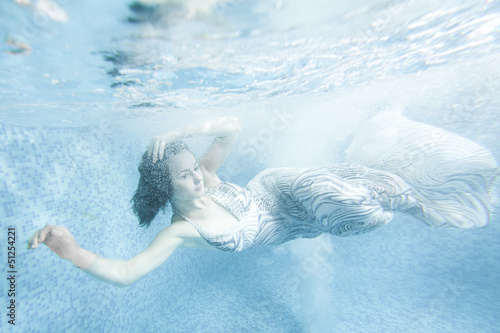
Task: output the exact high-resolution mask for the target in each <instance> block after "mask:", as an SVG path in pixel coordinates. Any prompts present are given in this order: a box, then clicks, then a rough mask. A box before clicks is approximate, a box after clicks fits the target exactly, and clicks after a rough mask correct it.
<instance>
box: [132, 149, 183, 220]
mask: <svg viewBox="0 0 500 333" xmlns="http://www.w3.org/2000/svg"><path fill="white" fill-rule="evenodd" d="M184 150H187V151H190V150H189V147H188V146H187V145H186V144H185V143H184V142H182V141H174V142H171V143H169V144H168V145H167V146H166V147H165V150H164V152H163V158H162V159H161V160H159V161H156V163H153V159H152V158H151V157H149V156H148V155H149V154H148V152H145V153H144V154H143V155H142V159H141V163H140V164H139V168H138V169H139V173H140V178H139V184H138V185H137V190H136V191H135V194H134V196H133V197H132V199H131V200H130V201H131V202H133V204H132V210H133V211H134V214H135V215H136V216H137V217H138V219H139V226H141V227H149V225H150V224H151V221H153V220H154V218H155V217H156V215H157V214H158V212H159V210H160V209H165V205H166V204H167V202H168V201H169V200H170V198H171V197H172V192H173V189H172V178H171V176H170V171H169V169H168V161H169V159H171V158H172V157H173V156H175V155H177V154H178V153H180V152H182V151H184Z"/></svg>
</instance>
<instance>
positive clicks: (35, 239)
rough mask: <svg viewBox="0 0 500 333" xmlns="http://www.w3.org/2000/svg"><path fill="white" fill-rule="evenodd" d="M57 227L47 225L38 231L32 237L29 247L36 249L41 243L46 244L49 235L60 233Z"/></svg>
mask: <svg viewBox="0 0 500 333" xmlns="http://www.w3.org/2000/svg"><path fill="white" fill-rule="evenodd" d="M56 227H57V226H54V225H46V226H45V227H44V228H43V229H40V230H38V231H36V232H35V233H34V234H33V236H31V238H30V240H29V243H28V246H29V248H30V249H36V248H37V247H38V244H39V243H45V242H46V239H47V235H49V234H54V235H56V234H58V233H59V231H58V230H57V229H55V228H56Z"/></svg>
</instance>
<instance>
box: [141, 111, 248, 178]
mask: <svg viewBox="0 0 500 333" xmlns="http://www.w3.org/2000/svg"><path fill="white" fill-rule="evenodd" d="M240 130H241V122H240V120H239V119H238V118H235V117H223V118H218V119H213V120H208V121H205V122H201V123H196V124H192V125H189V126H185V127H181V128H179V129H176V130H174V131H172V132H169V133H167V134H164V135H159V136H155V137H154V138H153V139H152V140H151V144H150V146H149V149H148V152H149V155H150V156H152V157H153V162H156V161H157V160H160V159H162V158H163V151H164V150H165V146H166V145H167V144H168V143H170V142H172V141H175V140H178V139H182V138H189V137H193V136H197V135H203V136H214V140H213V142H212V143H211V145H210V146H209V148H208V149H207V151H206V152H205V154H204V155H203V156H202V157H201V158H200V159H199V165H200V168H201V170H202V171H203V174H204V177H205V181H206V182H207V181H208V182H210V181H216V180H218V178H217V176H216V175H215V172H216V171H217V169H218V168H219V167H220V166H221V165H222V163H224V161H225V160H226V158H227V157H228V156H229V153H230V152H231V150H232V149H233V147H234V145H235V143H236V140H237V139H238V135H239V133H240ZM205 185H206V186H211V185H210V184H207V183H206V184H205Z"/></svg>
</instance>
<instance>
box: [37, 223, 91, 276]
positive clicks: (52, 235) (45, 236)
mask: <svg viewBox="0 0 500 333" xmlns="http://www.w3.org/2000/svg"><path fill="white" fill-rule="evenodd" d="M39 243H45V245H47V246H48V247H49V249H51V250H52V251H53V252H54V253H55V254H57V255H58V256H59V257H61V258H62V259H68V260H71V262H72V263H73V264H75V265H76V266H77V267H80V268H87V267H88V266H89V265H90V264H91V263H93V262H94V261H95V260H96V259H97V257H98V256H97V254H95V253H93V252H90V251H87V250H85V249H84V248H81V247H80V246H79V245H78V243H77V242H76V240H75V237H73V235H72V234H71V233H70V232H69V230H68V229H67V228H65V227H59V226H57V225H46V226H45V228H43V229H41V230H38V231H37V232H35V234H34V235H33V236H31V239H30V240H29V242H28V249H36V248H37V247H38V244H39Z"/></svg>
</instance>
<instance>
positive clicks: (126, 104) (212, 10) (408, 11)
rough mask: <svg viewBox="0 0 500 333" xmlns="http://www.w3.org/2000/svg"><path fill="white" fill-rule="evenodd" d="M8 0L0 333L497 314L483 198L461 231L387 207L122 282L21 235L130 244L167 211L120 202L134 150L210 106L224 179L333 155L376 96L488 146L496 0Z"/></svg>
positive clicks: (319, 327) (375, 105) (463, 322)
mask: <svg viewBox="0 0 500 333" xmlns="http://www.w3.org/2000/svg"><path fill="white" fill-rule="evenodd" d="M21 2H22V1H17V2H16V1H2V2H0V34H1V37H2V43H1V44H0V51H1V52H0V224H1V227H2V233H1V234H0V241H1V242H0V243H1V244H2V245H1V248H0V253H1V254H2V260H3V263H4V264H5V266H6V263H7V259H8V254H7V252H8V251H7V248H6V245H4V244H7V231H8V228H9V227H11V228H15V229H16V244H15V246H16V270H17V272H18V273H17V275H16V296H15V301H16V325H15V326H13V325H11V324H9V323H8V320H9V317H7V316H6V315H5V311H2V312H1V313H2V315H1V317H0V326H1V331H2V332H3V331H6V332H10V331H12V332H15V331H19V332H193V331H194V332H214V331H224V332H231V331H233V332H440V333H441V332H498V331H500V324H499V323H498V321H497V318H498V317H499V315H500V288H499V287H498V281H499V279H500V266H499V264H498V263H499V262H500V254H499V253H500V241H499V239H500V226H499V225H500V220H499V217H498V212H497V210H495V211H494V212H493V214H492V218H491V223H490V225H488V226H487V227H485V228H482V229H477V230H442V229H433V228H430V227H427V226H426V225H424V224H423V223H421V222H419V221H417V220H415V219H413V218H411V217H409V216H405V215H402V214H396V216H395V218H394V219H393V221H392V222H391V223H390V224H389V225H387V226H385V227H384V228H381V229H379V230H376V231H374V232H372V233H368V234H366V235H362V236H357V237H351V238H335V237H332V236H329V235H323V236H321V237H318V238H316V239H308V240H296V241H292V242H289V243H286V244H284V245H281V246H278V247H272V248H263V249H258V250H250V251H246V252H242V253H236V254H228V253H224V252H222V251H193V250H187V249H180V250H178V251H176V253H174V255H173V256H172V257H171V258H170V259H169V261H168V262H167V263H165V264H164V265H162V266H161V267H159V268H158V269H157V270H155V271H154V272H152V273H150V274H149V275H147V276H146V277H144V278H142V279H141V280H139V281H137V282H136V283H135V284H134V285H132V286H130V287H128V288H123V289H119V288H116V287H112V286H108V285H107V284H104V283H101V282H98V281H96V280H94V279H92V278H91V277H89V276H88V275H86V274H84V273H82V272H80V271H79V270H78V269H76V268H75V267H73V266H72V265H71V264H70V263H68V262H66V261H63V260H61V259H59V258H58V257H57V256H56V255H55V254H53V253H52V252H50V251H49V250H48V249H47V248H46V247H42V248H41V249H38V250H36V251H27V250H26V242H27V240H28V239H29V237H30V236H31V234H32V233H33V232H35V231H36V230H37V229H39V228H41V227H43V226H44V225H46V224H57V225H63V226H66V227H67V228H68V229H70V230H71V232H72V233H73V234H74V235H75V237H76V239H77V240H78V242H79V244H80V245H82V246H83V247H85V248H87V249H89V250H91V251H93V252H96V253H98V254H99V255H101V256H104V257H109V258H115V259H128V258H130V257H132V256H134V255H135V254H137V253H138V252H140V251H141V250H143V249H144V248H145V247H146V246H147V245H148V244H149V242H150V241H151V240H152V239H153V237H154V236H155V235H156V234H157V233H158V232H159V231H160V230H161V229H163V228H164V227H165V226H167V225H168V224H169V220H170V219H169V218H170V215H169V212H168V210H167V211H166V212H165V214H160V215H159V216H158V217H157V219H156V220H155V221H154V222H153V225H152V226H151V227H150V228H149V229H142V228H139V227H138V222H137V219H136V218H135V216H134V215H133V213H132V211H131V209H130V203H129V200H130V198H131V197H132V195H133V193H134V191H135V187H136V185H137V181H138V172H137V165H138V162H139V161H140V157H141V155H142V153H143V151H144V150H145V149H146V147H147V145H148V143H149V141H150V139H151V137H152V136H153V135H155V134H161V133H163V132H167V131H169V130H172V129H174V128H176V127H178V126H182V125H185V124H188V123H191V122H195V121H200V120H203V119H207V118H211V117H217V116H222V115H232V116H238V117H240V118H241V119H242V123H243V130H242V133H241V137H240V139H239V142H238V143H237V145H236V147H235V150H234V151H233V152H232V154H231V156H230V157H229V159H228V161H227V162H226V163H225V164H224V165H223V166H222V168H221V170H220V177H221V178H222V179H224V180H227V181H231V182H235V183H237V184H240V185H244V184H246V182H247V181H249V180H250V179H251V178H252V177H253V175H255V174H256V173H257V172H259V171H261V170H262V169H264V168H266V167H278V166H308V165H318V164H326V163H335V162H342V161H343V158H344V155H345V150H346V148H347V146H348V145H349V142H350V140H351V139H352V137H353V136H354V134H355V133H356V131H357V129H358V128H359V127H360V126H361V125H362V124H363V123H364V122H366V120H367V119H369V118H370V117H372V116H374V115H375V114H377V113H379V112H382V111H386V110H402V112H403V114H404V115H405V116H407V117H408V118H411V119H414V120H418V121H422V122H425V123H428V124H432V125H435V126H438V127H441V128H445V129H447V130H450V131H452V132H455V133H457V134H460V135H462V136H464V137H466V138H469V139H471V140H473V141H475V142H478V143H480V144H482V145H484V146H485V147H487V148H488V149H490V151H491V152H492V153H493V154H494V155H495V156H497V155H498V153H499V152H500V140H499V134H498V128H499V126H500V119H499V110H498V105H500V93H499V91H500V52H499V50H500V43H499V34H500V3H499V2H498V1H491V0H490V1H479V0H477V1H472V0H471V1H451V0H444V1H439V2H436V1H426V0H424V1H414V0H406V1H404V0H402V1H398V0H394V1H385V0H373V1H361V0H355V1H351V2H345V1H325V0H312V1H307V2H306V1H299V0H280V1H264V0H255V1H250V0H248V1H244V0H241V1H229V0H227V1H219V2H216V1H205V2H202V1H196V0H188V1H185V2H183V3H181V2H180V1H179V2H175V1H172V2H169V3H167V4H163V5H153V4H149V5H140V4H138V3H129V2H126V1H119V0H110V1H105V2H103V1H97V0H86V1H80V0H52V2H49V1H47V0H44V1H41V0H38V1H36V0H31V6H24V5H21V4H20V3H21ZM44 8H45V9H44ZM270 124H274V125H276V124H277V125H279V126H271V125H270ZM188 143H189V144H190V146H191V147H192V149H193V150H194V152H195V153H200V152H201V151H202V150H203V149H204V148H205V147H206V145H207V143H208V141H207V140H205V139H203V138H196V139H190V140H189V141H188ZM497 160H498V159H497ZM496 192H497V195H498V193H499V191H498V187H497V188H496ZM3 272H4V276H5V277H2V281H3V282H2V284H1V286H2V290H1V297H2V308H3V309H6V307H7V306H8V302H10V300H11V299H12V297H9V296H8V290H9V288H10V284H9V283H8V281H7V279H6V276H7V269H4V270H3Z"/></svg>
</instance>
